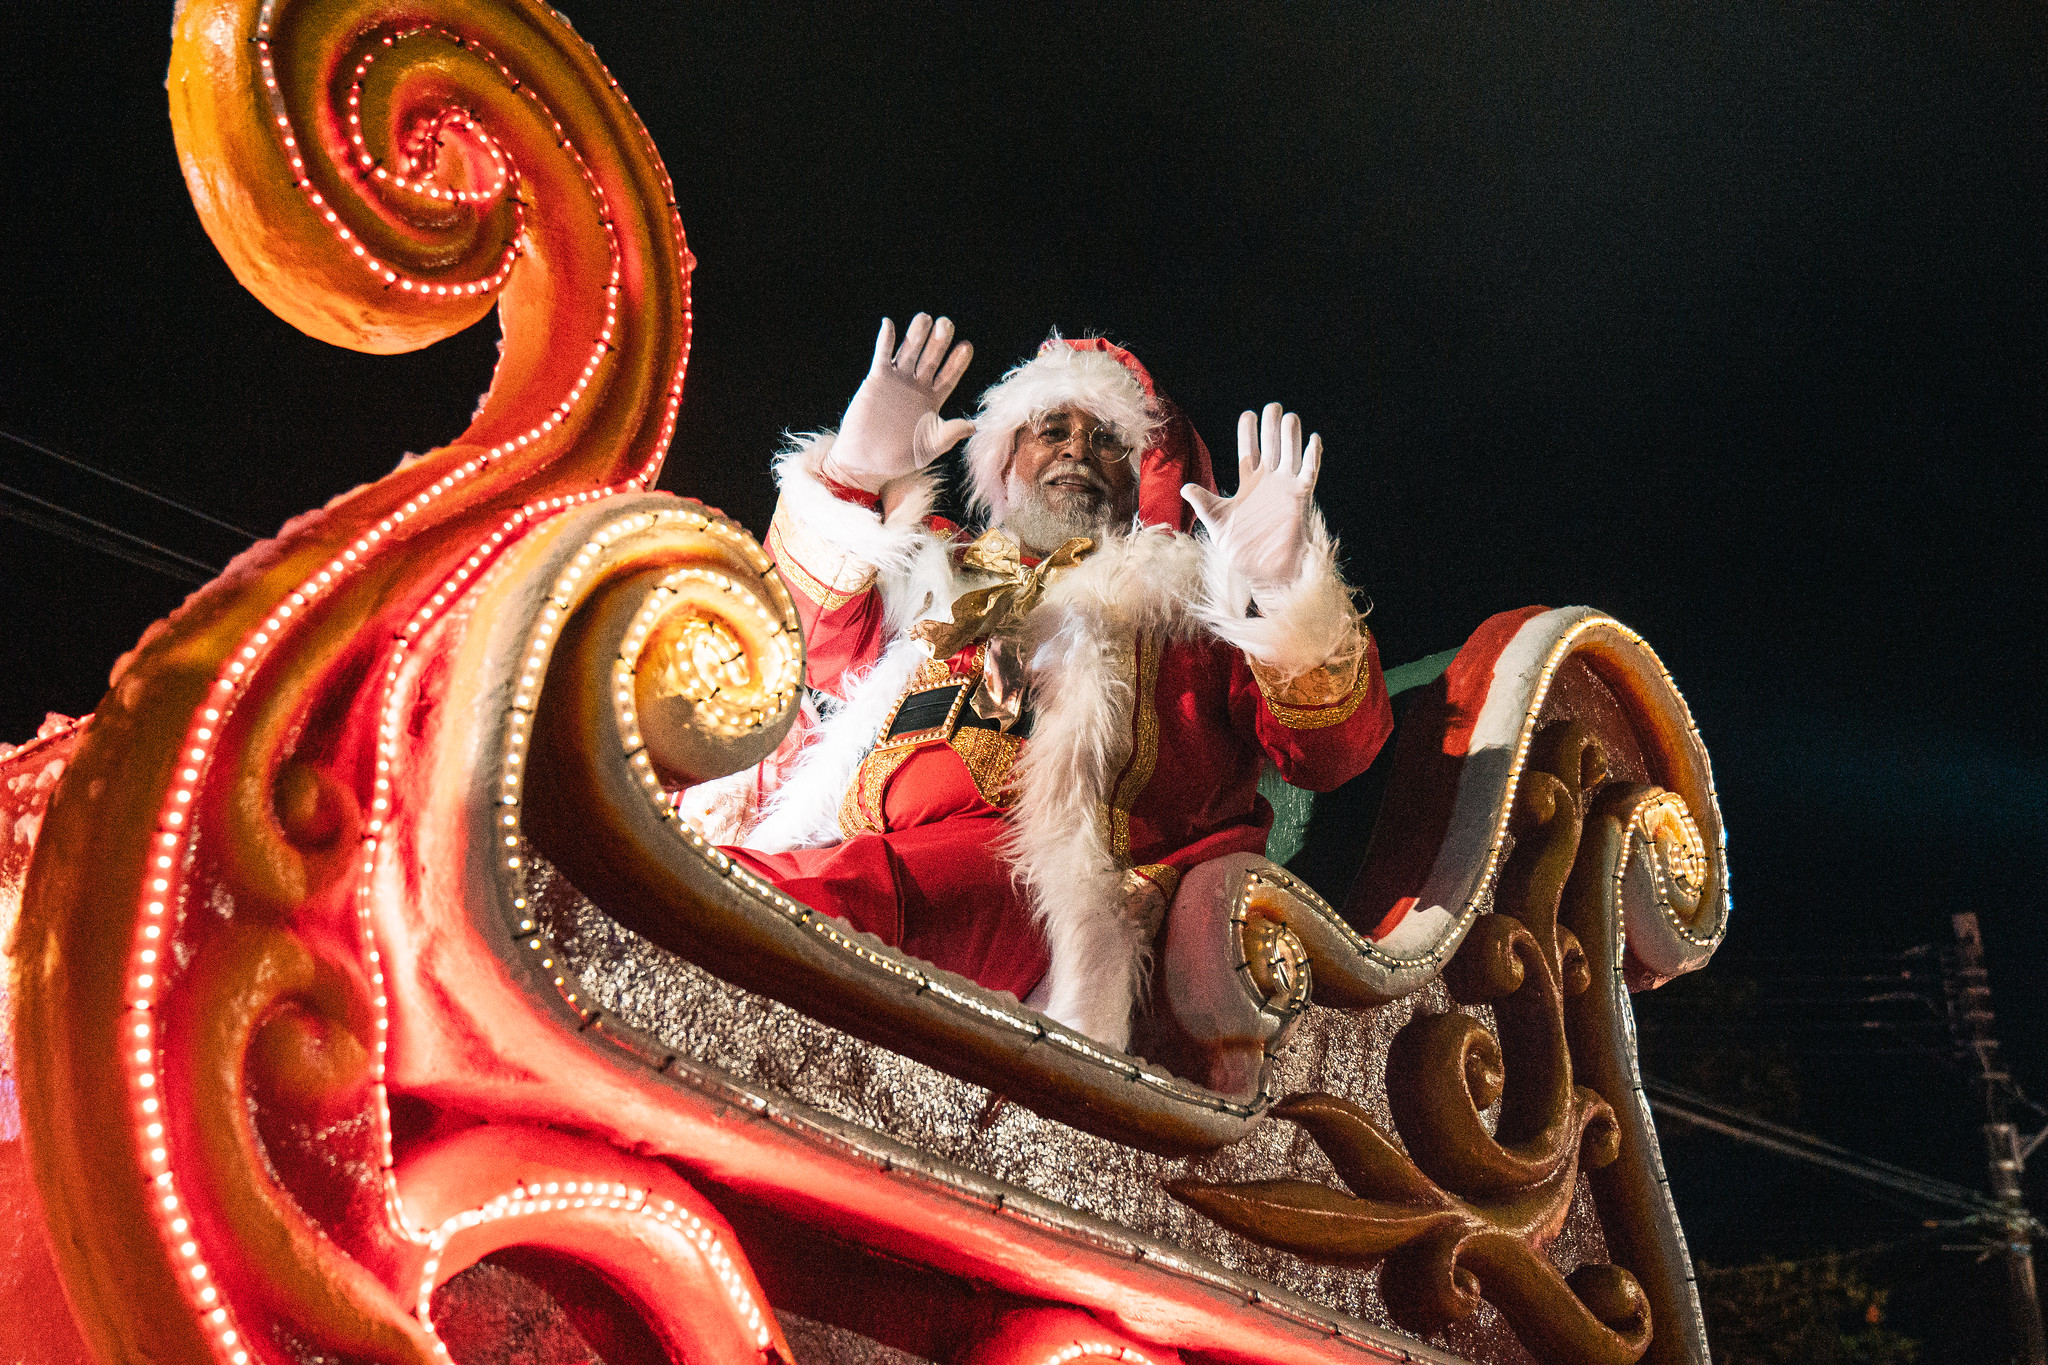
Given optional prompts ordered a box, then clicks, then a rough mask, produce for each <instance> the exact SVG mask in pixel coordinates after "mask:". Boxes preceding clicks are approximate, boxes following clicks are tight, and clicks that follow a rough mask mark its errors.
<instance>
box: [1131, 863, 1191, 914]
mask: <svg viewBox="0 0 2048 1365" xmlns="http://www.w3.org/2000/svg"><path fill="white" fill-rule="evenodd" d="M1132 877H1143V878H1144V879H1145V880H1146V881H1148V882H1150V883H1152V884H1153V885H1154V886H1156V887H1158V888H1159V889H1160V891H1161V892H1163V893H1164V894H1165V896H1166V903H1167V904H1168V905H1171V904H1173V897H1174V893H1175V892H1177V891H1179V890H1180V869H1179V868H1177V867H1168V866H1167V865H1166V864H1165V863H1141V864H1139V865H1138V866H1137V867H1134V868H1132V869H1131V870H1130V871H1128V872H1126V873H1124V882H1125V886H1126V889H1128V887H1129V883H1130V879H1131V878H1132Z"/></svg>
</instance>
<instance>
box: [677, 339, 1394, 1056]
mask: <svg viewBox="0 0 2048 1365" xmlns="http://www.w3.org/2000/svg"><path fill="white" fill-rule="evenodd" d="M971 356H972V349H971V347H969V346H968V345H967V344H966V343H964V342H963V343H961V344H959V345H957V346H956V345H954V344H953V326H952V324H951V323H950V322H948V321H947V320H946V319H945V318H940V319H939V320H938V321H937V322H933V321H932V320H931V319H930V318H929V317H927V316H925V315H924V314H919V315H918V316H917V317H916V318H914V319H913V320H912V321H911V323H910V326H909V327H908V328H907V329H906V331H905V333H904V336H903V339H902V344H901V346H898V345H897V338H896V331H895V327H894V325H893V324H892V323H890V322H888V321H886V320H885V321H884V322H883V324H882V329H881V334H880V336H879V337H878V338H877V339H876V344H875V355H874V363H873V365H872V367H871V368H870V369H869V371H868V375H867V378H866V380H865V381H864V382H863V383H862V384H861V386H860V389H859V391H858V392H857V393H856V394H855V395H854V398H853V402H852V404H851V405H850V406H849V407H848V408H847V410H846V415H845V418H844V420H843V421H842V422H841V423H840V426H839V429H838V431H837V432H836V433H834V432H820V433H816V434H813V435H809V436H805V437H802V438H800V439H798V440H797V441H796V442H795V443H794V446H793V447H792V448H791V449H789V450H788V451H787V452H785V453H784V454H783V455H782V456H780V457H779V458H778V459H777V461H776V464H775V475H776V479H777V481H778V483H779V485H780V488H781V498H780V501H779V502H778V504H777V507H776V511H775V518H774V523H773V525H772V527H771V529H770V530H769V533H768V544H767V548H768V552H769V554H770V555H771V556H772V557H773V558H774V560H775V561H776V565H777V567H778V568H779V569H780V571H781V574H782V577H783V580H784V582H786V583H787V584H788V586H789V589H790V593H791V595H792V597H793V598H794V599H795V601H796V605H797V609H798V612H799V614H800V615H801V617H802V621H803V626H804V632H805V639H806V642H807V647H808V667H809V675H808V682H809V685H810V687H811V689H812V700H811V702H810V703H809V704H807V706H806V708H805V714H804V716H803V719H802V721H801V723H800V724H799V725H798V726H797V727H796V729H795V730H793V731H792V733H791V735H790V737H789V739H787V740H786V741H785V742H784V744H783V746H782V747H781V748H780V749H779V750H778V751H777V753H776V754H775V755H774V756H773V757H771V758H770V759H769V760H768V761H767V762H765V763H763V764H762V765H761V766H760V767H759V768H757V769H754V770H750V771H748V772H745V773H741V774H737V775H735V776H734V777H731V778H727V779H724V780H723V781H721V782H717V783H711V784H706V785H705V786H703V787H699V788H696V789H693V791H692V792H691V793H689V794H688V796H687V797H686V814H687V815H689V816H690V818H692V820H693V823H696V824H697V825H698V826H699V828H700V829H701V830H702V831H703V832H705V833H706V834H707V835H708V836H709V837H711V838H713V839H714V840H716V841H717V842H719V843H721V844H723V845H725V846H726V849H725V851H726V852H727V853H729V854H730V855H731V856H732V857H733V858H734V859H735V860H736V861H738V862H740V863H742V864H744V865H746V866H747V867H749V868H752V869H753V870H754V871H756V872H758V873H759V874H760V875H762V876H763V877H766V878H768V879H769V880H771V881H773V882H775V883H776V884H777V885H779V886H780V887H782V888H783V890H785V891H786V892H787V893H788V894H790V895H791V896H794V897H796V898H797V899H799V900H801V901H803V902H804V903H805V904H807V905H810V906H812V907H814V908H816V909H818V910H821V911H825V912H827V913H829V914H833V915H836V916H840V917H842V918H844V919H845V920H847V921H848V922H849V923H851V924H852V925H854V926H855V927H857V928H859V929H863V930H866V931H868V932H869V933H872V934H875V935H876V936H878V937H879V938H881V939H882V940H884V941H885V942H887V943H889V944H891V945H893V946H896V947H898V948H900V949H901V950H903V951H904V952H906V953H909V954H911V955H913V956H916V957H920V958H923V959H925V960H927V961H929V962H931V963H933V964H935V965H937V966H940V967H943V968H946V969H948V970H951V971H954V972H958V973H960V974H962V975H964V976H968V977H971V978H973V979H974V980H976V981H978V982H980V983H981V984H982V985H984V986H987V987H990V988H992V989H995V990H1004V991H1011V992H1014V993H1015V994H1016V995H1017V996H1018V997H1019V998H1021V999H1023V1000H1025V1001H1026V1002H1027V1003H1029V1004H1031V1005H1033V1006H1035V1007H1037V1008H1039V1009H1042V1010H1043V1011H1044V1012H1045V1013H1047V1014H1049V1015H1050V1016H1051V1017H1053V1018H1054V1019H1056V1020H1058V1021H1060V1022H1061V1023H1064V1024H1066V1025H1068V1026H1070V1027H1072V1028H1074V1029H1076V1030H1078V1031H1080V1032H1082V1033H1084V1034H1087V1035H1089V1036H1090V1037H1092V1038H1095V1039H1096V1040H1098V1041H1100V1042H1102V1043H1106V1044H1108V1045H1110V1046H1112V1047H1118V1048H1122V1047H1125V1046H1126V1045H1127V1044H1128V1042H1129V1038H1130V1032H1131V1024H1132V1013H1133V1009H1134V1008H1135V1007H1136V1006H1137V1004H1138V1003H1139V1001H1140V999H1141V993H1142V991H1143V988H1144V984H1145V978H1146V972H1147V969H1148V965H1149V962H1150V955H1151V947H1152V941H1153V938H1154V937H1155V935H1156V934H1157V932H1158V929H1159V925H1160V923H1161V919H1162V917H1163V916H1164V914H1165V913H1166V911H1167V909H1168V907H1169V906H1170V905H1171V903H1172V902H1173V899H1174V896H1175V894H1176V892H1177V891H1178V889H1179V887H1180V883H1181V878H1182V874H1183V873H1185V872H1187V871H1188V870H1189V869H1191V868H1193V867H1194V866H1196V865H1197V864H1199V863H1201V862H1203V861H1205V860H1208V859H1211V858H1216V857H1220V856H1223V855H1226V854H1233V853H1242V852H1253V853H1257V852H1261V851H1263V850H1264V848H1265V845H1266V835H1267V831H1268V829H1269V827H1270V826H1271V823H1272V818H1273V815H1272V810H1271V809H1270V808H1269V807H1268V806H1267V805H1266V803H1265V801H1264V800H1262V799H1261V798H1260V796H1259V795H1258V790H1257V788H1258V781H1259V775H1260V772H1261V770H1262V768H1263V767H1264V766H1265V765H1266V764H1269V763H1270V764H1272V765H1273V766H1274V767H1276V768H1277V769H1278V770H1279V772H1280V775H1281V776H1282V777H1284V778H1285V779H1286V780H1287V781H1289V782H1291V783H1293V784H1295V785H1296V786H1300V787H1306V788H1310V789H1312V790H1317V791H1326V790H1328V789H1330V788H1332V787H1334V786H1336V785H1338V784H1339V783H1342V782H1344V781H1346V780H1348V779H1349V778H1351V777H1353V776H1354V775H1356V774H1357V773H1359V772H1361V771H1362V770H1363V769H1364V768H1365V767H1366V765H1367V764H1368V763H1370V762H1371V761H1372V758H1373V755H1374V754H1375V753H1376V752H1377V751H1378V749H1379V747H1380V745H1381V743H1382V742H1383V741H1384V740H1385V739H1386V736H1387V733H1388V731H1389V729H1390V728H1391V718H1390V714H1389V710H1388V706H1387V695H1386V687H1385V684H1384V682H1383V680H1382V679H1381V676H1380V669H1379V661H1378V657H1377V654H1376V651H1375V649H1374V647H1373V642H1372V639H1371V637H1370V635H1369V634H1368V633H1367V632H1366V630H1365V628H1364V625H1363V623H1362V622H1361V621H1360V619H1359V616H1358V613H1357V611H1356V610H1355V609H1354V607H1353V605H1352V593H1351V590H1350V589H1349V588H1348V587H1346V586H1345V583H1344V581H1343V579H1342V578H1341V577H1339V575H1338V571H1337V546H1336V542H1335V541H1333V540H1332V539H1331V537H1330V534H1329V531H1328V529H1327V528H1326V527H1325V526H1324V524H1323V518H1322V514H1321V513H1320V512H1319V511H1318V510H1317V508H1316V505H1315V503H1314V501H1313V496H1312V495H1313V493H1314V489H1315V482H1316V474H1317V471H1318V468H1319V466H1320V463H1321V458H1322V443H1321V440H1320V438H1319V437H1313V436H1312V437H1310V438H1309V439H1308V441H1307V442H1306V444H1304V442H1303V440H1302V431H1301V422H1300V420H1299V419H1298V418H1297V417H1295V416H1294V415H1293V414H1292V413H1288V414H1284V415H1283V413H1282V412H1281V409H1280V405H1279V404H1277V403H1276V404H1273V405H1271V406H1269V407H1267V408H1266V409H1265V411H1264V413H1263V414H1260V415H1254V414H1253V413H1250V412H1247V413H1245V414H1244V415H1243V417H1241V418H1240V419H1239V422H1238V432H1237V440H1238V486H1237V491H1236V492H1235V494H1233V495H1232V496H1230V497H1228V498H1225V497H1220V496H1218V494H1217V492H1216V485H1215V481H1214V479H1213V477H1212V475H1211V472H1210V466H1209V453H1208V450H1207V449H1206V448H1205V447H1204V446H1203V444H1202V441H1201V438H1200V437H1199V436H1197V435H1196V434H1195V432H1194V429H1193V428H1192V427H1191V426H1190V425H1189V423H1188V421H1187V419H1186V418H1185V417H1184V416H1183V415H1182V414H1181V413H1180V412H1179V410H1178V409H1177V408H1176V407H1175V406H1174V405H1173V404H1172V403H1171V402H1169V401H1168V400H1167V398H1166V397H1165V395H1163V394H1161V393H1160V392H1159V391H1158V389H1157V388H1156V387H1155V386H1154V385H1153V382H1152V377H1151V376H1150V375H1149V374H1148V373H1147V372H1146V370H1145V368H1144V367H1143V366H1142V365H1140V364H1139V363H1138V362H1137V360H1136V359H1135V358H1133V357H1132V356H1131V354H1130V353H1129V352H1127V351H1125V350H1123V349H1121V348H1120V347H1117V346H1113V345H1111V344H1110V343H1108V342H1106V341H1103V340H1101V339H1099V338H1088V339H1085V340H1070V339H1064V338H1061V337H1060V336H1058V335H1057V334H1055V335H1054V336H1053V337H1052V338H1051V339H1050V340H1048V341H1047V342H1046V343H1045V344H1044V345H1043V346H1042V347H1040V349H1039V352H1038V354H1037V355H1036V356H1034V357H1032V358H1031V359H1029V360H1027V361H1025V362H1023V363H1022V364H1019V365H1017V366H1016V367H1015V368H1013V369H1012V370H1010V372H1009V373H1007V374H1005V375H1004V376H1003V377H1002V379H1001V380H999V381H998V382H997V383H996V384H995V385H994V386H993V387H991V388H990V389H989V390H988V391H987V392H986V393H985V394H983V395H982V399H981V406H980V410H979V411H978V412H977V413H976V415H975V417H974V419H973V420H972V421H967V420H964V419H956V420H952V421H947V420H945V419H943V418H941V417H940V415H939V409H940V407H941V405H942V404H944V402H945V401H946V399H947V397H948V395H950V394H951V392H952V391H953V387H954V385H955V384H957V383H958V382H959V380H960V376H961V375H962V373H963V372H964V371H965V370H966V368H967V364H968V361H969V360H970V358H971ZM963 439H965V440H966V441H967V451H966V465H967V481H968V491H969V494H970V505H971V508H972V512H973V514H974V515H975V517H976V518H978V519H979V520H981V521H982V522H983V523H984V525H985V528H986V529H983V530H982V531H981V532H980V533H979V534H973V533H971V532H968V531H965V530H962V529H960V528H958V527H955V526H954V525H952V524H951V523H949V522H947V521H945V520H944V519H942V518H939V517H937V516H934V515H933V514H932V506H933V500H934V496H935V494H936V492H937V488H938V482H939V479H938V475H937V473H936V472H935V470H934V468H933V466H934V463H935V461H937V460H938V458H939V456H940V455H942V454H944V453H945V452H946V451H948V450H949V449H951V448H952V447H953V446H955V445H957V444H958V443H959V442H960V441H961V440H963ZM1198 528H1199V529H1198Z"/></svg>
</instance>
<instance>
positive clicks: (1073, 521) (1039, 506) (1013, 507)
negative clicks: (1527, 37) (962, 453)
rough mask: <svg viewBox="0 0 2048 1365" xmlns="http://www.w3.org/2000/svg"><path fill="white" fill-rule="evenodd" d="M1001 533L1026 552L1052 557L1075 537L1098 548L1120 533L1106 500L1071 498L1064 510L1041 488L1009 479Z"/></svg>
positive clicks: (1114, 515) (1015, 477) (1021, 480)
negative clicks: (1008, 498)
mask: <svg viewBox="0 0 2048 1365" xmlns="http://www.w3.org/2000/svg"><path fill="white" fill-rule="evenodd" d="M1002 529H1003V530H1005V531H1008V532H1009V533H1010V534H1011V535H1013V536H1015V537H1016V538H1017V540H1018V541H1019V542H1020V543H1022V544H1023V545H1024V547H1025V548H1026V549H1028V550H1033V551H1036V552H1038V553H1040V554H1051V553H1052V552H1053V551H1054V550H1057V549H1058V548H1059V547H1060V546H1062V545H1064V544H1065V543H1066V542H1068V541H1069V540H1072V539H1073V538H1074V537H1075V536H1088V537H1091V538H1092V539H1093V540H1094V541H1095V543H1096V544H1097V545H1101V544H1103V543H1104V542H1106V541H1107V540H1108V539H1109V537H1110V536H1112V535H1114V534H1116V533H1117V532H1118V531H1120V530H1124V529H1127V528H1125V527H1122V526H1119V525H1118V522H1117V517H1116V511H1115V509H1114V508H1113V507H1112V506H1111V505H1110V502H1109V499H1107V498H1104V499H1103V500H1101V501H1100V502H1092V501H1091V500H1087V499H1082V498H1078V497H1077V498H1074V499H1072V500H1071V501H1070V502H1069V504H1068V506H1067V507H1066V508H1064V509H1062V508H1058V507H1055V506H1053V503H1052V499H1051V498H1050V497H1048V496H1047V495H1046V491H1045V489H1044V488H1043V487H1041V486H1039V485H1038V484H1034V483H1027V482H1026V481H1025V480H1023V479H1020V478H1018V477H1017V476H1016V475H1015V474H1012V475H1011V476H1010V505H1009V509H1008V510H1007V511H1006V512H1004V514H1003V528H1002Z"/></svg>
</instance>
